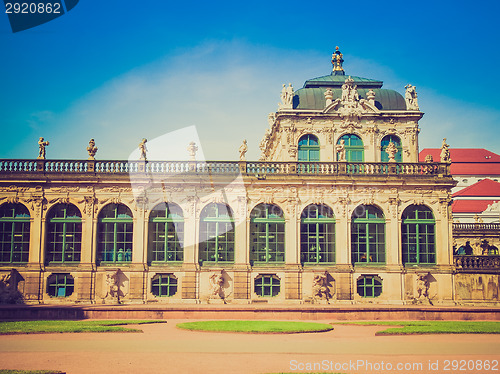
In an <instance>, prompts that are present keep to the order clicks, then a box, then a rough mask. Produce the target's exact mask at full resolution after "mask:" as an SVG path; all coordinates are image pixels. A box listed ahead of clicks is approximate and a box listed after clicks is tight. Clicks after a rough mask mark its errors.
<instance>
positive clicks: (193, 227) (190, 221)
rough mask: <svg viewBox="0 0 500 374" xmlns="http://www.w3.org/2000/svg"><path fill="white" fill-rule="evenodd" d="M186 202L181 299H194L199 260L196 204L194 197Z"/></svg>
mask: <svg viewBox="0 0 500 374" xmlns="http://www.w3.org/2000/svg"><path fill="white" fill-rule="evenodd" d="M188 200H189V203H188V206H187V209H186V210H185V211H184V213H185V216H184V263H183V270H184V277H183V279H182V282H181V284H182V291H181V295H182V298H183V299H196V297H197V276H196V274H197V269H198V258H199V256H198V251H199V243H198V241H199V224H198V222H199V217H198V215H197V214H196V211H197V204H198V202H197V199H196V198H195V197H189V198H188Z"/></svg>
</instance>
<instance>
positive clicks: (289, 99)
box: [278, 83, 294, 109]
mask: <svg viewBox="0 0 500 374" xmlns="http://www.w3.org/2000/svg"><path fill="white" fill-rule="evenodd" d="M293 95H294V92H293V87H292V84H291V83H288V87H287V86H286V85H285V84H284V85H283V88H282V89H281V103H279V105H278V106H279V109H293Z"/></svg>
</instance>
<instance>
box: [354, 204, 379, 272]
mask: <svg viewBox="0 0 500 374" xmlns="http://www.w3.org/2000/svg"><path fill="white" fill-rule="evenodd" d="M351 219H352V220H351V258H352V263H353V264H355V263H368V262H373V263H384V262H385V218H384V213H382V211H381V210H380V209H379V208H377V207H375V206H372V205H359V206H358V207H357V208H356V209H355V210H354V212H353V213H352V217H351Z"/></svg>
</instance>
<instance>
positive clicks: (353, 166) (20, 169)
mask: <svg viewBox="0 0 500 374" xmlns="http://www.w3.org/2000/svg"><path fill="white" fill-rule="evenodd" d="M0 172H1V173H93V174H116V173H159V174H177V173H206V174H221V175H222V174H238V173H240V172H241V173H242V174H247V175H256V176H266V175H292V174H298V175H316V176H318V175H367V176H377V175H378V176H382V175H393V176H416V177H418V176H447V177H451V175H450V164H446V163H387V162H260V161H259V162H254V161H248V162H247V161H206V162H202V161H142V160H139V161H127V160H121V161H114V160H110V161H96V160H7V159H4V160H0Z"/></svg>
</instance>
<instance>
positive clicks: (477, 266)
mask: <svg viewBox="0 0 500 374" xmlns="http://www.w3.org/2000/svg"><path fill="white" fill-rule="evenodd" d="M453 259H454V262H455V267H456V269H457V271H459V272H473V271H492V270H494V271H496V272H500V256H454V258H453Z"/></svg>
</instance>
